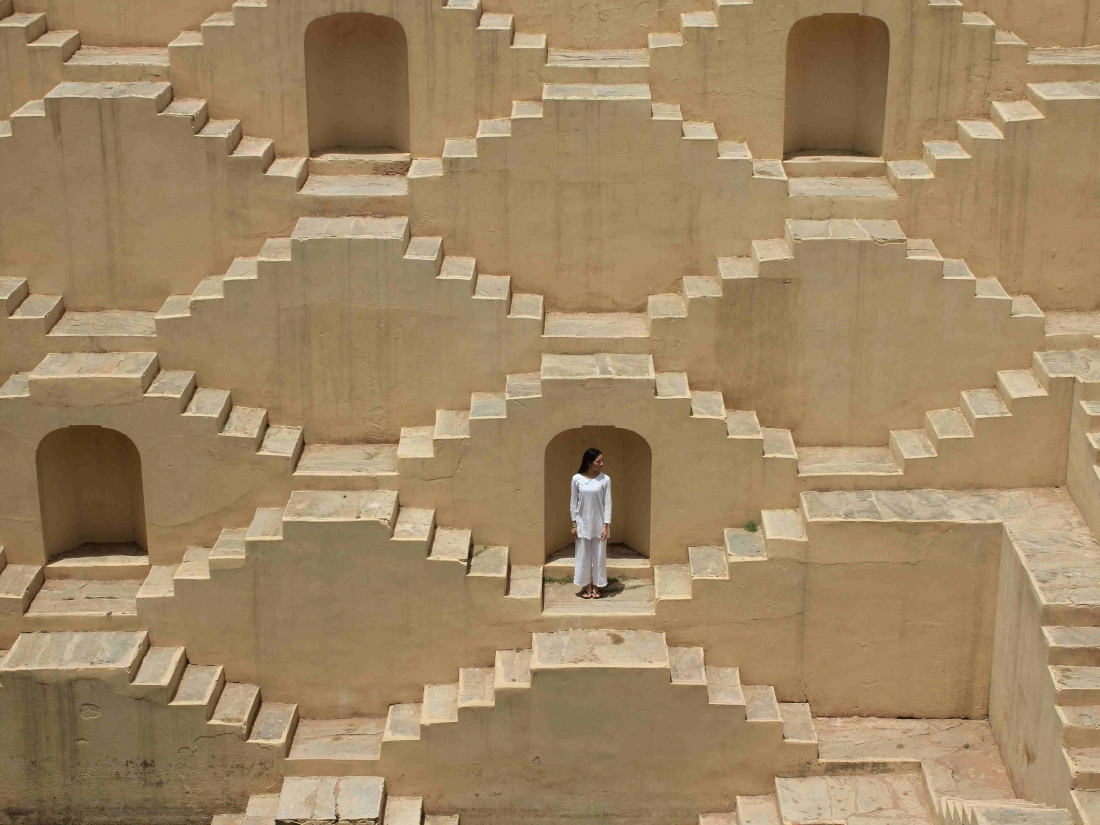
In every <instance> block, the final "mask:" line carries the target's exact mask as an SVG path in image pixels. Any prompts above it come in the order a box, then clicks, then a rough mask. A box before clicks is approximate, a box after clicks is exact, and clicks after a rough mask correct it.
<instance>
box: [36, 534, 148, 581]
mask: <svg viewBox="0 0 1100 825" xmlns="http://www.w3.org/2000/svg"><path fill="white" fill-rule="evenodd" d="M43 572H44V574H45V577H46V578H47V579H85V580H91V579H96V580H100V581H105V580H112V579H137V580H140V581H144V580H145V578H146V576H148V575H149V554H148V553H147V552H146V551H145V550H144V549H143V548H142V547H139V546H138V545H136V544H133V543H129V544H82V545H80V546H79V547H77V548H75V549H73V550H68V551H66V552H64V553H61V554H59V555H56V556H53V557H52V558H51V559H50V560H49V562H48V563H47V564H46V567H45V568H44V570H43Z"/></svg>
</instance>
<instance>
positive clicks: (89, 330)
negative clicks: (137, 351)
mask: <svg viewBox="0 0 1100 825" xmlns="http://www.w3.org/2000/svg"><path fill="white" fill-rule="evenodd" d="M155 317H156V313H154V312H139V311H129V310H115V309H110V310H103V311H100V312H71V311H69V312H65V314H64V315H62V316H61V318H60V319H59V320H58V322H57V323H56V324H54V325H53V327H52V329H50V331H49V333H47V335H46V337H47V338H48V339H50V342H51V345H52V346H56V347H62V348H65V349H68V350H78V349H83V350H87V351H103V350H119V349H123V348H127V347H138V346H145V347H147V348H148V347H153V346H156V344H155V339H156V337H157V329H156V322H155V320H154V319H155Z"/></svg>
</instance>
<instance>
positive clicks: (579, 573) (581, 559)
mask: <svg viewBox="0 0 1100 825" xmlns="http://www.w3.org/2000/svg"><path fill="white" fill-rule="evenodd" d="M570 488H571V493H570V496H569V514H570V516H571V517H572V519H573V536H574V537H575V538H576V540H577V541H576V545H575V548H576V549H575V557H576V558H575V565H576V566H575V568H574V572H573V584H575V585H577V586H579V587H584V590H582V591H581V597H582V598H585V599H598V598H600V588H601V587H607V536H608V534H609V533H610V532H611V479H610V478H608V477H607V476H606V475H604V473H603V453H601V452H600V451H599V450H597V449H596V448H595V447H591V448H589V449H587V450H585V451H584V456H583V457H582V458H581V468H580V469H579V470H577V474H576V475H575V476H573V482H572V484H571V485H570Z"/></svg>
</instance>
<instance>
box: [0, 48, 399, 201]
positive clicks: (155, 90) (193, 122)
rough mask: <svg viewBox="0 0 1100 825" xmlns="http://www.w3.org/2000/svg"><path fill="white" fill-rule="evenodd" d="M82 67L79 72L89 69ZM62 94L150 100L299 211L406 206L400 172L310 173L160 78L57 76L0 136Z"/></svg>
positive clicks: (41, 113)
mask: <svg viewBox="0 0 1100 825" xmlns="http://www.w3.org/2000/svg"><path fill="white" fill-rule="evenodd" d="M101 57H102V54H101ZM128 65H130V66H131V67H132V66H137V65H141V64H128ZM85 68H86V71H85V72H84V74H85V75H88V76H94V75H95V72H93V71H91V69H89V68H88V67H85ZM67 97H83V98H104V99H106V98H120V97H134V98H143V99H147V100H150V101H152V102H153V105H154V106H155V111H156V114H157V115H158V116H160V117H169V118H178V119H180V120H184V121H187V122H188V123H189V125H190V128H191V133H192V134H193V135H194V136H195V137H198V138H203V139H205V140H209V141H214V142H216V143H218V144H220V145H221V146H222V147H223V148H224V150H225V154H226V155H227V156H228V158H229V159H230V160H231V161H233V162H236V163H243V164H248V166H247V167H246V168H249V167H251V168H252V169H253V170H254V171H255V172H257V173H260V174H262V175H264V176H265V179H266V180H270V181H272V182H276V183H277V184H278V185H281V186H285V187H287V188H289V191H290V193H291V194H294V195H295V203H296V204H297V205H298V206H299V208H300V209H301V211H302V212H303V213H304V214H327V215H382V216H385V215H399V214H406V213H407V212H408V184H407V181H406V178H405V177H404V176H402V175H393V174H386V175H353V176H350V177H349V176H341V175H335V176H324V175H314V176H312V178H311V175H310V168H309V159H308V158H304V157H276V156H275V145H274V142H273V141H271V140H269V139H267V138H258V137H250V136H247V135H244V134H243V133H242V131H241V123H240V121H238V120H211V119H210V114H209V109H208V106H207V103H206V101H205V100H200V99H197V98H174V96H173V88H172V85H171V84H170V83H167V82H164V81H144V82H138V81H123V82H115V81H111V82H105V81H86V82H84V81H82V82H76V81H65V82H62V83H60V84H59V85H58V86H56V87H54V88H53V89H52V90H51V91H50V92H49V93H48V94H46V96H45V98H44V99H43V100H35V101H31V102H30V103H27V104H26V105H25V106H23V107H22V108H20V109H19V110H18V111H16V112H14V113H13V114H12V116H11V121H10V125H9V127H8V128H7V130H6V131H5V132H4V133H0V138H2V137H4V136H10V135H11V133H12V132H13V131H16V130H18V129H19V125H20V122H21V120H23V119H26V118H38V117H47V116H48V111H47V110H48V107H49V105H50V101H52V100H56V99H59V98H67Z"/></svg>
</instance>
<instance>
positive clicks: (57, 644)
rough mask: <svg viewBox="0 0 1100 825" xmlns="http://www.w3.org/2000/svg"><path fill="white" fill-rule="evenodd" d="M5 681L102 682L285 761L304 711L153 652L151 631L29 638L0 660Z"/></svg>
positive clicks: (180, 657)
mask: <svg viewBox="0 0 1100 825" xmlns="http://www.w3.org/2000/svg"><path fill="white" fill-rule="evenodd" d="M0 676H2V677H3V678H4V679H5V680H6V679H13V680H34V679H39V680H42V679H52V680H54V681H62V680H65V679H73V678H83V679H96V680H99V681H103V682H106V683H108V684H109V685H111V686H112V688H113V689H114V690H116V691H118V692H120V693H122V694H124V695H128V696H131V697H133V698H135V699H143V700H146V701H150V702H154V703H156V704H157V705H158V706H161V705H163V706H165V708H166V709H167V711H168V712H169V713H171V714H174V715H178V716H179V717H180V719H181V721H180V723H179V724H183V723H184V721H183V720H184V719H186V720H189V721H190V722H191V723H199V724H203V725H205V727H206V730H207V731H208V732H209V735H210V736H217V735H222V734H226V733H232V734H236V736H238V737H239V738H240V739H242V740H244V741H246V742H247V743H248V744H249V745H252V746H255V747H258V748H264V749H267V750H270V751H272V752H274V753H275V754H276V755H278V756H279V757H284V756H286V754H287V753H288V749H289V747H290V742H291V740H292V739H293V737H294V732H295V730H296V729H297V727H298V706H297V705H294V704H286V703H278V702H265V701H262V700H261V697H260V688H259V687H258V686H257V685H253V684H243V683H239V682H227V681H226V679H225V671H224V669H223V668H221V667H210V666H205V665H194V664H190V663H189V662H188V660H187V653H186V651H185V650H184V648H182V647H151V646H150V643H149V634H148V633H146V632H145V631H130V632H122V631H108V632H86V633H84V632H47V633H34V632H32V633H22V634H20V635H19V637H18V638H17V639H16V640H15V643H14V644H13V645H12V648H11V650H10V651H8V652H7V655H6V656H4V657H3V658H2V660H0Z"/></svg>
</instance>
